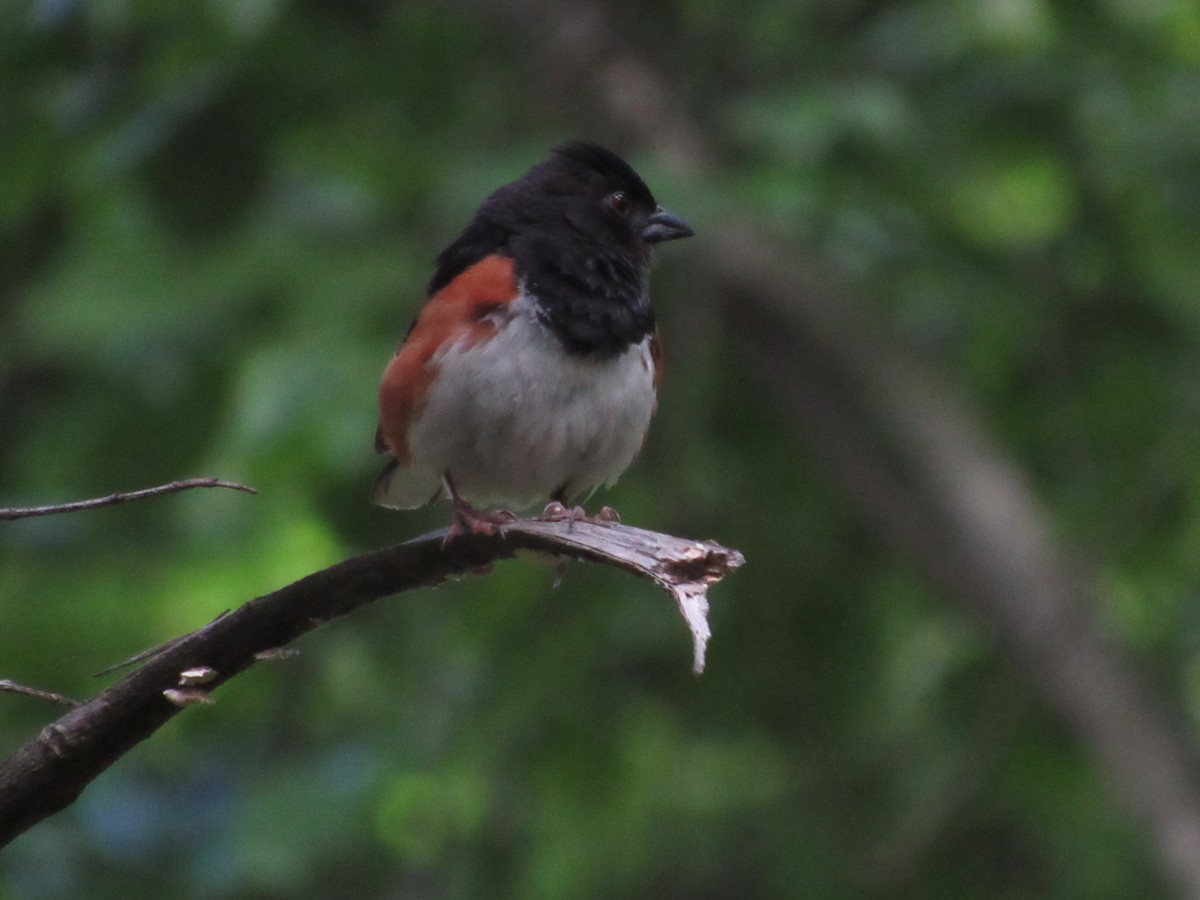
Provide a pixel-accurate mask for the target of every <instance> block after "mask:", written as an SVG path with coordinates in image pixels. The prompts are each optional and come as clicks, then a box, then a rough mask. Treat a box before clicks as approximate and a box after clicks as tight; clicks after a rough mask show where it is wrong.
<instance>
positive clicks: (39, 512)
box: [0, 478, 258, 522]
mask: <svg viewBox="0 0 1200 900" xmlns="http://www.w3.org/2000/svg"><path fill="white" fill-rule="evenodd" d="M211 487H216V488H229V489H230V490H234V491H244V492H246V493H247V494H257V493H258V491H256V490H255V489H254V488H252V487H247V486H246V485H244V484H238V483H237V482H236V481H222V480H221V479H220V478H185V479H183V480H182V481H172V482H171V483H170V484H160V485H157V486H156V487H148V488H142V489H141V490H138V491H126V492H124V493H120V494H109V495H108V496H107V497H94V498H93V499H91V500H75V501H73V502H71V503H55V504H52V505H50V506H26V507H0V522H4V521H12V520H13V519H31V518H33V517H34V516H54V515H58V514H59V513H71V512H79V511H80V510H84V509H97V508H99V507H101V506H116V505H117V504H118V503H125V502H126V501H128V500H144V499H145V498H146V497H161V496H162V495H163V494H177V493H179V492H180V491H187V490H191V489H192V488H211Z"/></svg>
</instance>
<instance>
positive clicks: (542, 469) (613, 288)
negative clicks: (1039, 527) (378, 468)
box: [371, 140, 694, 540]
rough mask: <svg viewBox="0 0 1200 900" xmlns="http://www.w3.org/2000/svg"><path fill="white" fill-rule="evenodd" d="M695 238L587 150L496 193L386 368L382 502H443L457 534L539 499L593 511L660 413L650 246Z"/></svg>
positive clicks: (629, 177) (618, 162) (556, 512)
mask: <svg viewBox="0 0 1200 900" xmlns="http://www.w3.org/2000/svg"><path fill="white" fill-rule="evenodd" d="M693 234H694V232H693V230H692V228H691V227H690V226H689V225H688V224H687V223H686V222H685V221H684V220H683V219H681V218H679V217H678V216H677V215H675V214H674V213H672V212H670V211H669V210H667V209H665V208H663V207H662V206H660V205H659V204H658V202H657V201H656V200H655V198H654V195H653V194H652V193H651V191H650V188H649V187H647V186H646V183H645V182H644V181H643V180H642V178H641V176H639V175H638V174H637V172H635V171H634V169H633V168H632V167H631V166H630V165H629V163H627V162H626V161H625V160H624V159H622V158H621V157H620V156H618V155H617V154H616V153H614V152H613V151H611V150H608V149H606V148H604V147H602V146H599V145H598V144H594V143H590V142H587V141H582V140H572V141H569V142H567V143H565V144H562V145H560V146H558V147H555V148H554V149H552V150H551V151H550V152H549V154H548V156H547V157H546V158H545V159H543V160H542V161H540V162H538V163H537V164H536V165H534V166H533V167H532V168H530V169H529V170H528V171H527V172H525V174H523V175H522V176H520V177H519V178H517V179H516V180H515V181H512V182H510V183H508V184H505V185H503V186H502V187H500V188H498V189H496V190H495V191H493V192H492V193H491V194H490V195H489V196H488V197H487V198H486V199H485V200H484V201H483V203H482V204H481V205H480V207H479V209H478V210H477V211H476V212H475V214H474V216H473V218H472V219H471V221H470V222H469V224H468V225H467V226H466V228H465V229H464V230H463V232H462V233H461V234H460V235H459V236H458V237H457V238H456V239H455V240H454V241H453V242H452V243H451V244H450V245H449V246H448V247H446V248H445V249H444V250H443V251H442V252H441V253H440V254H438V256H437V257H436V259H435V261H434V272H433V276H432V277H431V278H430V280H429V283H428V285H427V286H426V290H425V301H424V304H423V306H422V307H421V308H420V310H419V312H418V313H417V316H416V318H415V319H414V321H413V323H412V325H411V326H410V327H409V330H408V332H407V334H406V336H405V337H404V339H403V341H402V342H401V343H400V345H399V348H398V349H397V350H396V352H395V354H394V355H393V357H392V358H391V361H390V362H389V363H388V364H387V366H386V368H385V370H384V373H383V377H382V379H381V381H380V386H379V427H378V429H377V431H376V436H375V449H376V451H377V452H379V453H382V454H387V455H388V456H389V457H390V459H389V460H388V462H387V464H386V467H385V468H384V470H383V472H382V473H381V474H380V475H379V477H378V479H377V480H376V482H375V486H374V489H373V491H372V495H371V499H372V501H373V502H374V503H376V504H378V505H380V506H385V507H391V508H395V509H413V508H416V507H419V506H424V505H426V504H428V503H431V502H433V501H435V500H437V499H439V498H441V497H446V498H448V499H449V500H450V502H451V504H452V510H453V511H452V519H451V524H450V528H449V529H448V532H447V540H450V539H451V538H453V537H455V536H457V535H460V534H492V533H495V532H496V530H497V529H498V528H500V527H501V526H502V525H503V524H504V523H506V522H509V521H512V520H513V519H514V518H515V515H514V514H513V512H512V511H511V507H518V508H527V507H529V506H531V505H533V504H535V503H538V502H544V503H547V506H546V508H545V509H544V511H543V515H544V516H545V517H547V518H561V517H563V516H564V514H565V515H567V516H569V517H570V519H571V522H572V523H574V522H575V521H576V520H577V519H578V518H579V517H581V516H584V515H585V513H584V512H583V510H582V508H581V507H579V506H572V504H575V503H577V502H579V501H581V500H584V499H586V498H587V497H588V496H590V494H591V493H592V492H593V491H594V490H595V489H596V488H598V487H599V486H601V485H611V484H613V483H614V482H615V481H616V480H617V478H618V477H619V476H620V475H621V474H622V473H623V472H624V471H625V469H626V468H627V467H628V466H629V465H630V463H631V462H632V461H633V458H634V457H635V456H636V455H637V453H638V451H639V450H640V448H641V446H642V444H643V442H644V440H645V437H646V433H647V430H648V429H649V426H650V420H651V417H652V416H653V415H654V412H655V409H656V406H657V402H658V388H659V383H660V379H661V376H662V353H661V345H660V343H659V337H658V330H657V327H656V324H655V318H654V311H653V310H652V308H651V306H650V297H649V292H648V280H649V269H650V263H651V257H652V251H653V250H654V248H655V246H656V245H658V244H660V243H663V242H665V241H671V240H677V239H679V238H685V237H689V236H691V235H693ZM493 507H498V508H493ZM601 518H607V519H618V518H619V517H617V516H616V514H615V513H614V512H613V511H612V510H611V509H610V508H608V507H606V508H605V510H604V511H603V516H602V517H601Z"/></svg>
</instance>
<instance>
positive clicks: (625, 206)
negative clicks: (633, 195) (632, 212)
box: [604, 191, 629, 219]
mask: <svg viewBox="0 0 1200 900" xmlns="http://www.w3.org/2000/svg"><path fill="white" fill-rule="evenodd" d="M604 205H605V206H607V207H608V208H609V209H610V210H612V211H613V212H614V213H616V214H617V215H618V216H620V217H621V218H622V219H623V218H625V217H626V216H627V215H629V196H628V195H627V194H626V193H625V192H624V191H613V192H612V193H611V194H609V195H608V196H607V197H605V198H604Z"/></svg>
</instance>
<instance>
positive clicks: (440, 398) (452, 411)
mask: <svg viewBox="0 0 1200 900" xmlns="http://www.w3.org/2000/svg"><path fill="white" fill-rule="evenodd" d="M501 314H502V315H504V316H505V317H506V318H508V317H509V316H511V318H508V321H506V322H504V324H503V326H502V327H501V328H500V329H499V331H498V332H497V334H496V335H495V336H494V337H492V338H490V339H488V340H485V341H483V342H481V343H478V344H475V345H474V346H471V347H469V348H467V347H465V346H464V345H463V344H461V343H460V344H457V345H454V346H452V347H450V348H449V349H448V350H447V351H446V352H445V353H444V354H443V355H441V356H440V358H435V359H434V361H433V362H434V364H436V365H438V366H439V369H440V371H439V373H438V375H437V377H436V378H435V380H434V383H433V384H432V385H431V387H430V390H429V395H428V399H427V402H426V405H425V407H424V410H423V412H421V413H420V414H419V415H418V417H417V421H416V422H415V423H414V425H413V427H412V429H411V430H410V432H409V446H410V448H411V451H412V463H411V465H410V466H409V467H408V468H409V470H410V471H409V472H408V473H406V474H407V475H411V476H412V478H413V479H416V480H417V481H419V482H424V483H425V484H426V486H427V487H428V493H426V494H425V496H426V497H428V496H431V495H432V494H433V493H434V492H435V490H436V485H437V484H438V482H439V481H440V479H441V475H442V473H443V472H445V471H449V472H450V473H451V475H452V476H453V478H454V483H455V486H456V487H457V489H458V491H459V493H460V494H461V495H462V496H463V498H464V499H466V500H468V501H470V502H471V503H473V504H476V505H486V504H491V503H502V504H506V505H512V506H528V505H530V504H533V503H537V502H544V501H546V500H548V499H549V497H550V495H551V494H552V493H553V492H555V491H558V490H560V489H563V490H564V494H565V495H566V496H567V497H568V498H581V497H582V496H585V495H586V494H588V493H590V492H591V491H592V489H594V488H596V487H598V486H599V485H601V484H611V483H612V482H614V481H616V479H617V476H619V475H620V474H621V473H622V472H623V471H625V469H626V468H627V467H628V466H629V463H630V462H632V460H633V457H634V456H635V455H636V454H637V452H638V449H639V448H640V447H641V445H642V441H643V439H644V437H645V435H646V430H647V428H648V427H649V425H650V417H651V416H652V415H653V413H654V406H655V392H654V361H653V360H652V359H651V355H650V338H649V337H647V338H646V339H645V340H643V341H642V342H641V343H640V344H637V345H635V346H632V347H630V348H629V349H628V350H626V351H625V352H624V353H623V354H621V355H620V356H618V357H615V358H610V359H600V360H596V359H589V358H586V357H579V356H573V355H570V354H568V353H566V352H565V351H564V350H563V348H562V346H561V345H560V344H559V343H558V340H557V338H555V336H554V335H553V334H552V333H551V332H550V330H549V329H548V328H547V327H546V326H545V325H543V324H542V323H541V322H540V321H538V320H537V318H536V309H535V307H534V305H533V303H532V301H530V300H529V299H528V298H525V297H522V298H519V299H518V300H516V301H514V302H513V303H512V304H511V305H509V306H508V307H506V309H505V310H503V312H502V313H501ZM405 481H409V478H405ZM410 483H411V482H410Z"/></svg>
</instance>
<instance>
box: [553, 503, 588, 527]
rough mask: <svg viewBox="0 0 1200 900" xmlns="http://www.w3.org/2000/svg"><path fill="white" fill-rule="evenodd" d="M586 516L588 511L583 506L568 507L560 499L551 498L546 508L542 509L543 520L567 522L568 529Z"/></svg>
mask: <svg viewBox="0 0 1200 900" xmlns="http://www.w3.org/2000/svg"><path fill="white" fill-rule="evenodd" d="M586 518H587V511H586V510H585V509H584V508H583V507H582V506H573V507H571V508H570V509H567V507H566V506H564V505H563V504H562V503H561V502H559V501H558V500H551V501H550V502H549V503H547V504H546V508H545V509H543V510H542V521H544V522H566V523H567V528H568V529H570V528H572V527H574V525H575V523H576V522H578V521H579V520H580V519H586Z"/></svg>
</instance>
